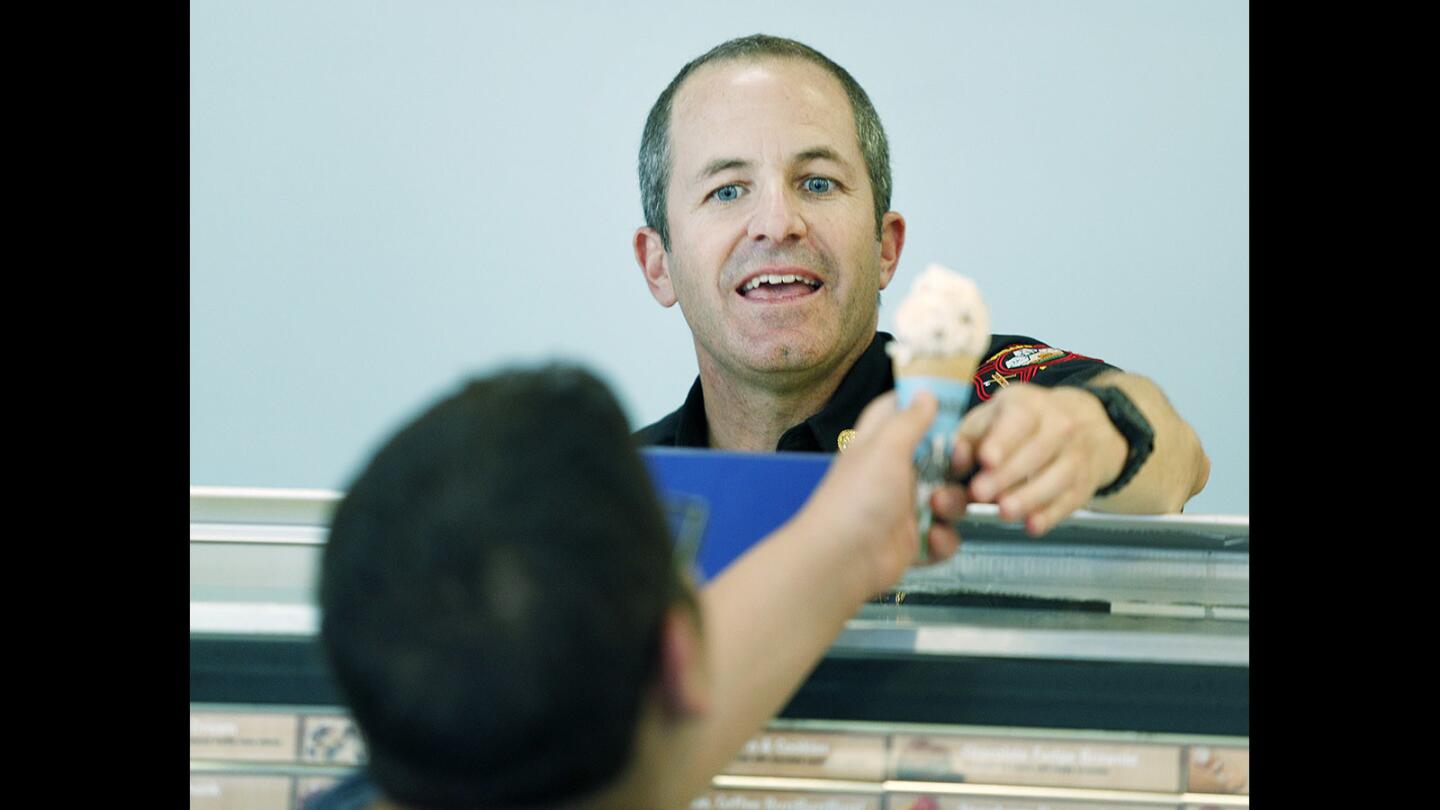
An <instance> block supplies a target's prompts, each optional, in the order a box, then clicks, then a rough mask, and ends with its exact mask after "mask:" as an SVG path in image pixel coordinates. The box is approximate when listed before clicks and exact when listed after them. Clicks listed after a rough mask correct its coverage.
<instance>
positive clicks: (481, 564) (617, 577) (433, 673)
mask: <svg viewBox="0 0 1440 810" xmlns="http://www.w3.org/2000/svg"><path fill="white" fill-rule="evenodd" d="M686 593H688V592H686V586H685V585H684V584H683V580H682V578H681V576H680V575H679V573H678V569H677V567H676V566H675V565H674V563H673V560H672V549H671V543H670V539H669V533H668V530H667V527H666V521H665V516H664V513H663V511H662V509H661V506H660V502H659V499H658V496H657V495H656V494H655V491H654V489H653V488H652V485H651V483H650V479H649V477H648V475H647V473H646V471H645V468H644V464H643V462H642V460H641V458H640V456H639V453H638V452H637V451H636V450H635V447H634V445H633V443H632V440H631V438H630V434H629V428H628V427H627V424H626V421H625V417H624V415H623V413H622V412H621V410H620V407H619V405H618V404H617V403H616V401H615V399H614V397H613V396H612V395H611V394H610V392H609V390H608V389H607V388H606V387H605V386H604V384H603V383H601V382H600V381H599V380H598V379H596V378H595V377H593V376H592V375H590V374H589V373H587V372H585V371H583V370H581V369H578V368H573V367H567V366H550V367H546V368H542V369H539V370H534V371H508V372H504V373H500V374H497V375H495V376H492V377H489V378H486V379H480V380H476V381H473V382H470V383H469V384H468V385H465V386H464V388H463V389H462V390H461V391H460V392H459V393H457V394H454V395H453V396H450V397H448V398H446V399H444V400H443V401H441V402H440V403H438V404H436V405H434V406H433V407H431V408H430V409H429V410H428V411H426V412H425V413H424V414H423V415H422V416H420V417H419V418H418V419H416V420H414V421H413V422H412V423H410V424H409V425H408V426H406V427H405V428H404V429H402V430H401V431H400V432H399V433H398V434H397V435H396V436H394V438H392V439H390V440H389V441H388V442H387V443H386V444H385V445H384V446H383V447H382V448H381V449H380V451H379V452H378V453H377V454H376V455H375V456H374V458H373V459H372V460H371V461H370V462H369V464H368V465H367V466H366V467H365V468H364V470H363V471H362V472H361V473H360V475H359V477H358V478H356V479H355V481H354V483H353V484H352V485H351V486H350V487H349V490H348V493H347V494H346V496H345V498H344V499H343V500H342V501H341V503H340V505H339V507H338V508H337V510H336V512H335V515H334V518H333V520H332V521H331V528H330V535H329V539H328V541H327V543H326V546H325V554H324V562H323V568H322V571H321V576H320V606H321V610H322V630H321V633H322V638H323V642H324V646H325V651H326V654H327V656H328V657H329V660H330V663H331V666H332V669H333V672H334V676H335V679H336V681H337V683H338V685H339V687H340V690H341V692H342V694H343V695H344V697H345V699H346V700H347V702H348V704H349V707H350V709H351V712H352V715H353V717H354V718H355V721H356V723H357V724H358V725H359V727H360V729H361V731H362V732H363V734H364V736H365V740H366V748H367V751H368V754H369V764H368V767H369V770H370V774H371V776H372V778H373V779H374V780H375V782H376V783H377V785H378V786H379V787H380V789H381V791H382V792H383V793H385V794H386V795H387V796H388V797H389V798H391V799H393V800H395V801H398V802H400V803H402V804H410V805H415V806H421V807H434V808H443V807H462V806H465V807H473V806H489V805H492V804H504V805H506V806H510V805H517V806H523V805H528V804H536V803H541V802H548V801H554V800H557V799H560V798H567V797H580V796H583V795H585V794H587V793H589V792H591V791H593V790H597V789H599V788H601V787H603V786H605V785H606V784H607V783H608V782H610V781H612V780H613V779H614V778H616V777H618V776H619V775H620V773H621V772H622V771H623V769H624V767H625V766H626V765H627V764H628V762H629V760H630V757H631V748H632V739H633V737H634V734H635V727H636V721H637V717H638V711H639V707H640V702H641V698H642V696H643V693H644V691H645V689H646V687H647V686H648V685H649V684H651V683H653V682H654V679H655V676H656V673H657V661H658V649H659V648H658V639H659V628H660V623H661V619H662V616H663V614H664V611H665V609H666V608H667V607H668V606H669V605H670V604H671V602H672V601H673V600H675V599H677V598H683V596H685V595H686Z"/></svg>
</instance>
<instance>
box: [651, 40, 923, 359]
mask: <svg viewBox="0 0 1440 810" xmlns="http://www.w3.org/2000/svg"><path fill="white" fill-rule="evenodd" d="M670 155H671V171H670V184H669V187H668V194H667V200H666V213H667V216H668V218H669V225H670V249H669V250H668V251H664V252H663V253H662V251H661V250H660V249H659V248H658V236H654V235H653V233H654V232H653V231H651V232H650V234H651V237H650V246H651V252H650V261H649V262H647V260H646V258H645V257H644V256H641V257H640V258H641V264H642V266H645V268H646V276H647V278H648V279H649V280H650V282H651V290H652V293H654V295H655V297H656V299H657V300H658V301H660V303H661V304H663V305H665V306H669V305H670V304H672V303H675V302H676V301H678V302H679V304H680V309H681V311H682V312H683V313H684V315H685V320H686V322H687V323H688V324H689V326H690V330H691V332H692V333H693V334H694V337H695V345H696V353H697V356H698V358H699V360H700V363H701V366H702V369H703V368H704V367H705V366H706V365H707V364H709V365H710V366H711V368H712V370H715V371H718V372H720V373H721V374H723V375H725V376H727V377H729V378H742V379H746V380H749V381H752V382H758V383H760V384H776V383H779V384H782V385H783V384H786V383H794V384H805V383H807V382H810V381H814V380H817V379H820V378H823V377H824V376H825V375H826V374H829V373H832V372H834V371H835V370H836V369H843V368H848V366H849V364H850V362H853V360H854V359H855V358H856V357H858V356H859V354H860V353H861V352H863V351H864V350H865V347H866V346H868V345H869V343H870V340H871V338H872V337H873V335H874V333H875V327H876V320H877V315H878V312H877V297H878V294H879V291H880V290H881V289H883V288H884V287H885V286H886V285H887V284H889V283H890V278H891V276H892V275H893V274H894V271H895V264H896V261H898V259H899V251H900V246H901V243H902V242H903V235H904V221H903V220H902V219H901V218H900V216H899V215H898V214H895V213H893V212H890V213H887V214H886V215H885V218H884V220H883V228H882V236H883V238H882V239H880V240H877V239H876V236H875V210H874V202H873V198H872V195H871V187H870V180H869V176H868V174H867V173H866V168H865V161H864V158H863V157H862V156H861V153H860V145H859V141H858V138H857V136H856V134H855V122H854V118H853V114H852V112H851V108H850V102H849V100H848V99H847V98H846V96H845V91H844V89H843V88H842V87H841V85H840V83H839V81H838V80H836V79H835V78H834V77H833V76H831V75H830V74H828V73H827V72H825V71H824V70H823V69H822V68H820V67H818V66H816V65H813V64H811V63H809V62H805V61H801V60H794V59H783V60H777V59H764V60H760V61H729V62H720V63H715V64H710V65H706V66H705V67H703V68H701V69H699V70H697V71H696V72H695V73H694V74H693V75H692V76H691V77H690V78H689V79H688V80H687V81H686V82H685V83H684V84H683V85H682V86H681V88H680V90H679V92H678V93H677V94H676V97H675V102H674V106H673V109H672V115H671V122H670ZM644 230H648V229H643V230H642V238H643V231H644ZM640 252H641V247H639V246H637V255H640ZM775 277H779V283H774V281H775ZM776 372H779V374H776Z"/></svg>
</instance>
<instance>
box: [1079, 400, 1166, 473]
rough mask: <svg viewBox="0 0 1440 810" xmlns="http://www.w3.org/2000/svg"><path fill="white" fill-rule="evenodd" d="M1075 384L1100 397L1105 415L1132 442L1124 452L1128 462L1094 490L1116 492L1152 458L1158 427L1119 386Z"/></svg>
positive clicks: (1126, 439) (1128, 441)
mask: <svg viewBox="0 0 1440 810" xmlns="http://www.w3.org/2000/svg"><path fill="white" fill-rule="evenodd" d="M1075 387H1076V388H1082V389H1084V390H1086V391H1089V392H1090V393H1092V394H1094V395H1095V396H1096V397H1097V398H1099V400H1100V404H1101V405H1102V406H1104V408H1105V415H1106V416H1108V417H1110V422H1111V423H1112V424H1113V425H1115V429H1116V430H1118V431H1120V435H1121V436H1124V437H1125V443H1126V444H1127V445H1128V446H1129V451H1128V452H1127V453H1126V454H1125V466H1123V467H1121V468H1120V474H1119V475H1118V476H1116V477H1115V480H1114V481H1111V482H1110V483H1109V484H1107V485H1105V486H1103V487H1101V488H1100V489H1098V490H1096V491H1095V495H1096V497H1099V498H1103V497H1105V496H1107V495H1113V494H1115V493H1116V492H1119V491H1120V490H1121V489H1123V488H1124V487H1125V485H1126V484H1128V483H1130V479H1132V478H1134V477H1135V473H1138V472H1140V468H1141V467H1142V466H1143V465H1144V464H1145V460H1146V459H1148V458H1150V453H1151V451H1152V450H1154V449H1155V430H1154V429H1153V428H1151V427H1150V420H1148V419H1146V418H1145V414H1143V413H1140V409H1139V408H1137V407H1135V403H1133V402H1131V401H1130V397H1129V396H1127V395H1126V394H1125V392H1124V391H1121V390H1120V389H1119V388H1115V387H1114V386H1109V385H1077V386H1075Z"/></svg>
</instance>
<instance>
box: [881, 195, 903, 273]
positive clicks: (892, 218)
mask: <svg viewBox="0 0 1440 810" xmlns="http://www.w3.org/2000/svg"><path fill="white" fill-rule="evenodd" d="M904 249H905V218H904V217H902V216H900V214H898V213H896V212H895V211H886V212H885V216H884V217H882V218H881V219H880V289H882V290H883V289H885V288H886V287H888V286H890V279H892V278H894V277H895V268H896V267H898V266H899V265H900V251H902V250H904Z"/></svg>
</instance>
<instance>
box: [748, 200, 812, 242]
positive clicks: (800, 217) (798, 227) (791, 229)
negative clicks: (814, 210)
mask: <svg viewBox="0 0 1440 810" xmlns="http://www.w3.org/2000/svg"><path fill="white" fill-rule="evenodd" d="M807 228H808V226H807V225H806V223H805V216H804V214H803V212H801V210H800V201H799V200H798V199H796V197H795V195H794V194H792V193H790V191H789V189H787V188H785V187H784V186H780V187H777V188H771V189H770V190H768V191H766V192H764V193H763V196H761V198H760V200H758V204H757V205H756V206H755V210H754V213H753V215H752V216H751V217H750V231H749V236H750V238H751V239H755V240H757V241H758V240H760V239H769V240H770V241H772V242H776V243H783V242H786V241H788V240H790V239H799V238H802V237H804V236H805V232H806V230H807Z"/></svg>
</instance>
